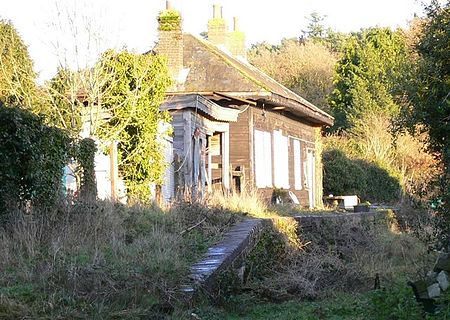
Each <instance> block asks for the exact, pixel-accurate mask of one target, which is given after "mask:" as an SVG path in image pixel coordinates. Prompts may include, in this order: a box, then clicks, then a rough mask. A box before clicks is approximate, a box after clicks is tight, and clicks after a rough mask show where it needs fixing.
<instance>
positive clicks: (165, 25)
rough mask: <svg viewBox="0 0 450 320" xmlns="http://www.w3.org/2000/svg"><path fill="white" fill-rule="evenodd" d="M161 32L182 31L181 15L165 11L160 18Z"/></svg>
mask: <svg viewBox="0 0 450 320" xmlns="http://www.w3.org/2000/svg"><path fill="white" fill-rule="evenodd" d="M158 22H159V30H162V31H173V30H180V29H181V15H180V13H179V12H178V11H176V10H172V9H171V10H164V11H162V12H161V13H160V14H159V16H158Z"/></svg>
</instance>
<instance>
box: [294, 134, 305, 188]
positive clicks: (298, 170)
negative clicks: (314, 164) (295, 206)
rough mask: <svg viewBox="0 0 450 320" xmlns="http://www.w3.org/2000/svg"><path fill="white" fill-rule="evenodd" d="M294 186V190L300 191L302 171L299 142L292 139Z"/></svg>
mask: <svg viewBox="0 0 450 320" xmlns="http://www.w3.org/2000/svg"><path fill="white" fill-rule="evenodd" d="M293 142H294V184H295V186H294V187H295V190H302V171H303V166H302V162H301V148H300V141H299V140H296V139H294V140H293Z"/></svg>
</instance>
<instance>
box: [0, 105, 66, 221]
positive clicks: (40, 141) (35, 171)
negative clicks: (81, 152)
mask: <svg viewBox="0 0 450 320" xmlns="http://www.w3.org/2000/svg"><path fill="white" fill-rule="evenodd" d="M70 143H71V140H70V138H69V136H68V135H67V134H66V132H65V131H63V130H61V129H58V128H55V127H49V126H47V125H45V124H44V120H43V119H42V118H41V117H39V116H36V115H35V114H33V113H31V112H29V111H26V110H22V109H20V108H9V107H6V106H4V105H2V104H1V103H0V154H1V157H0V218H1V216H2V215H3V214H5V213H6V211H7V210H9V209H11V208H14V207H17V206H18V205H25V204H27V203H29V201H31V203H30V204H33V205H40V206H48V205H52V204H53V203H54V201H55V200H56V198H57V197H58V195H59V192H58V191H59V190H61V187H62V183H61V181H62V176H63V168H64V166H65V165H66V164H67V163H68V160H69V150H70Z"/></svg>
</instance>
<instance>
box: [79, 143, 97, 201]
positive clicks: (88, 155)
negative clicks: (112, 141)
mask: <svg viewBox="0 0 450 320" xmlns="http://www.w3.org/2000/svg"><path fill="white" fill-rule="evenodd" d="M96 152H97V145H96V144H95V141H94V140H92V139H90V138H85V139H82V140H81V141H80V142H79V143H78V145H77V146H76V160H77V162H78V163H79V164H80V167H81V171H82V172H81V183H80V197H81V198H82V199H84V200H94V199H96V197H97V183H96V181H95V163H94V158H95V153H96Z"/></svg>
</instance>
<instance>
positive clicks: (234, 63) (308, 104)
mask: <svg viewBox="0 0 450 320" xmlns="http://www.w3.org/2000/svg"><path fill="white" fill-rule="evenodd" d="M186 34H187V35H190V36H192V37H193V38H194V39H196V40H198V41H199V42H200V43H202V44H203V45H205V46H206V47H207V48H209V49H211V50H212V51H213V52H214V53H215V54H217V55H219V56H220V57H222V58H226V59H227V61H225V62H226V63H228V64H230V65H232V66H233V67H235V68H236V69H237V70H238V71H239V72H240V73H241V74H243V75H244V76H245V77H246V78H247V79H249V80H251V81H253V82H254V83H256V84H257V85H258V86H260V87H261V88H263V89H265V90H267V91H268V92H270V93H272V94H276V95H282V94H280V93H279V92H275V91H274V90H273V89H271V88H269V87H267V86H266V85H264V83H262V82H261V81H259V80H258V79H255V78H254V77H252V76H251V75H249V74H248V73H247V72H245V70H242V67H240V66H244V67H245V68H248V69H250V71H252V72H255V73H257V74H258V75H259V76H261V77H262V78H264V80H265V81H269V82H271V83H272V84H274V85H277V86H279V87H280V89H282V90H283V91H286V93H288V95H284V97H285V98H287V99H289V100H293V101H295V102H297V103H299V104H302V105H304V106H305V107H308V108H309V109H312V110H313V111H315V112H319V113H321V114H322V115H324V116H326V117H330V118H333V117H332V116H331V115H329V114H328V113H327V112H325V111H323V110H322V109H320V108H319V107H317V106H316V105H314V104H313V103H311V102H310V101H308V100H307V99H305V98H303V97H302V96H300V95H299V94H297V93H295V92H294V91H292V90H291V89H289V88H287V87H286V86H285V85H283V84H281V83H280V82H278V81H277V80H275V79H274V78H272V77H271V76H269V75H268V74H266V73H265V72H263V71H262V70H260V69H259V68H257V67H256V66H254V65H252V64H251V63H249V62H248V61H247V60H241V59H239V58H238V57H235V56H233V55H232V54H231V53H228V52H226V51H225V50H222V49H221V48H220V47H219V46H216V45H214V44H212V43H211V42H209V41H208V40H205V39H203V38H201V37H199V36H197V35H194V34H191V33H186ZM289 94H290V95H292V96H294V97H295V99H293V98H292V97H289Z"/></svg>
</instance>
